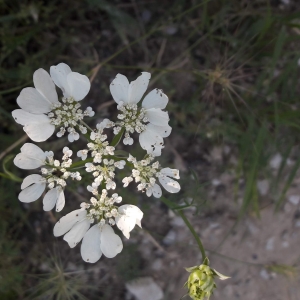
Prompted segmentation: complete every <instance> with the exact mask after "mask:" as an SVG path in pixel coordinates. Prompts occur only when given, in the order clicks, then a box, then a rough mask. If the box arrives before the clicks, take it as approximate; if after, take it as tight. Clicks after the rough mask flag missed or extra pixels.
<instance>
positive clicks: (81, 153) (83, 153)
mask: <svg viewBox="0 0 300 300" xmlns="http://www.w3.org/2000/svg"><path fill="white" fill-rule="evenodd" d="M88 152H89V151H88V150H86V149H83V150H79V151H78V152H77V156H78V157H80V158H81V159H82V160H85V159H86V158H87V154H88Z"/></svg>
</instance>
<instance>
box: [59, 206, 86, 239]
mask: <svg viewBox="0 0 300 300" xmlns="http://www.w3.org/2000/svg"><path fill="white" fill-rule="evenodd" d="M85 217H86V210H82V209H76V210H74V211H72V212H70V213H68V214H67V215H65V216H64V217H62V218H61V219H60V220H59V221H58V222H57V223H56V224H55V226H54V228H53V234H54V236H61V235H63V234H65V233H66V232H68V231H69V230H70V229H71V228H72V227H73V226H74V224H76V223H77V222H80V221H82V220H83V219H84V218H85Z"/></svg>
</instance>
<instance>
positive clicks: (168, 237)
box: [162, 229, 176, 246]
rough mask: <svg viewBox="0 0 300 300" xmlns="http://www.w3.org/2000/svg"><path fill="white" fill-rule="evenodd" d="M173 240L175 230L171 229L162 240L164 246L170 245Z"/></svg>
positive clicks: (174, 238) (174, 239)
mask: <svg viewBox="0 0 300 300" xmlns="http://www.w3.org/2000/svg"><path fill="white" fill-rule="evenodd" d="M175 241H176V232H175V230H173V229H171V230H170V231H169V232H168V233H167V235H166V236H165V237H164V238H163V240H162V242H163V244H165V245H166V246H170V245H172V244H173V243H174V242H175Z"/></svg>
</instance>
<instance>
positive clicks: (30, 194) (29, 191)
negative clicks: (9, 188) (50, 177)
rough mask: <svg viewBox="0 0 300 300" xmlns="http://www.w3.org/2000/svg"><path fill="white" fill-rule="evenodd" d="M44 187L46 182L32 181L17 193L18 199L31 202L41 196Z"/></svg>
mask: <svg viewBox="0 0 300 300" xmlns="http://www.w3.org/2000/svg"><path fill="white" fill-rule="evenodd" d="M45 188H46V183H34V184H33V185H31V186H29V187H27V188H25V189H24V190H23V191H22V192H21V193H20V194H19V200H20V201H21V202H25V203H29V202H33V201H35V200H37V199H38V198H40V197H41V195H42V194H43V192H44V190H45Z"/></svg>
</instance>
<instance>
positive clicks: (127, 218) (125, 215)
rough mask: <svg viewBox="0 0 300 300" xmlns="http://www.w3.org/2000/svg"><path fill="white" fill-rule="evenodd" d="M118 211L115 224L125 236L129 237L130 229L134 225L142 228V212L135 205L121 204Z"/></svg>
mask: <svg viewBox="0 0 300 300" xmlns="http://www.w3.org/2000/svg"><path fill="white" fill-rule="evenodd" d="M118 213H119V214H118V216H117V217H116V224H117V226H118V228H119V229H120V230H121V231H122V232H123V234H124V236H125V237H126V238H128V239H129V237H130V231H131V230H132V229H133V228H134V226H135V225H138V226H140V227H141V228H142V225H141V220H142V218H143V215H144V214H143V212H142V211H141V210H140V209H139V208H138V207H137V206H135V205H130V204H125V205H122V206H120V207H119V208H118Z"/></svg>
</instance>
